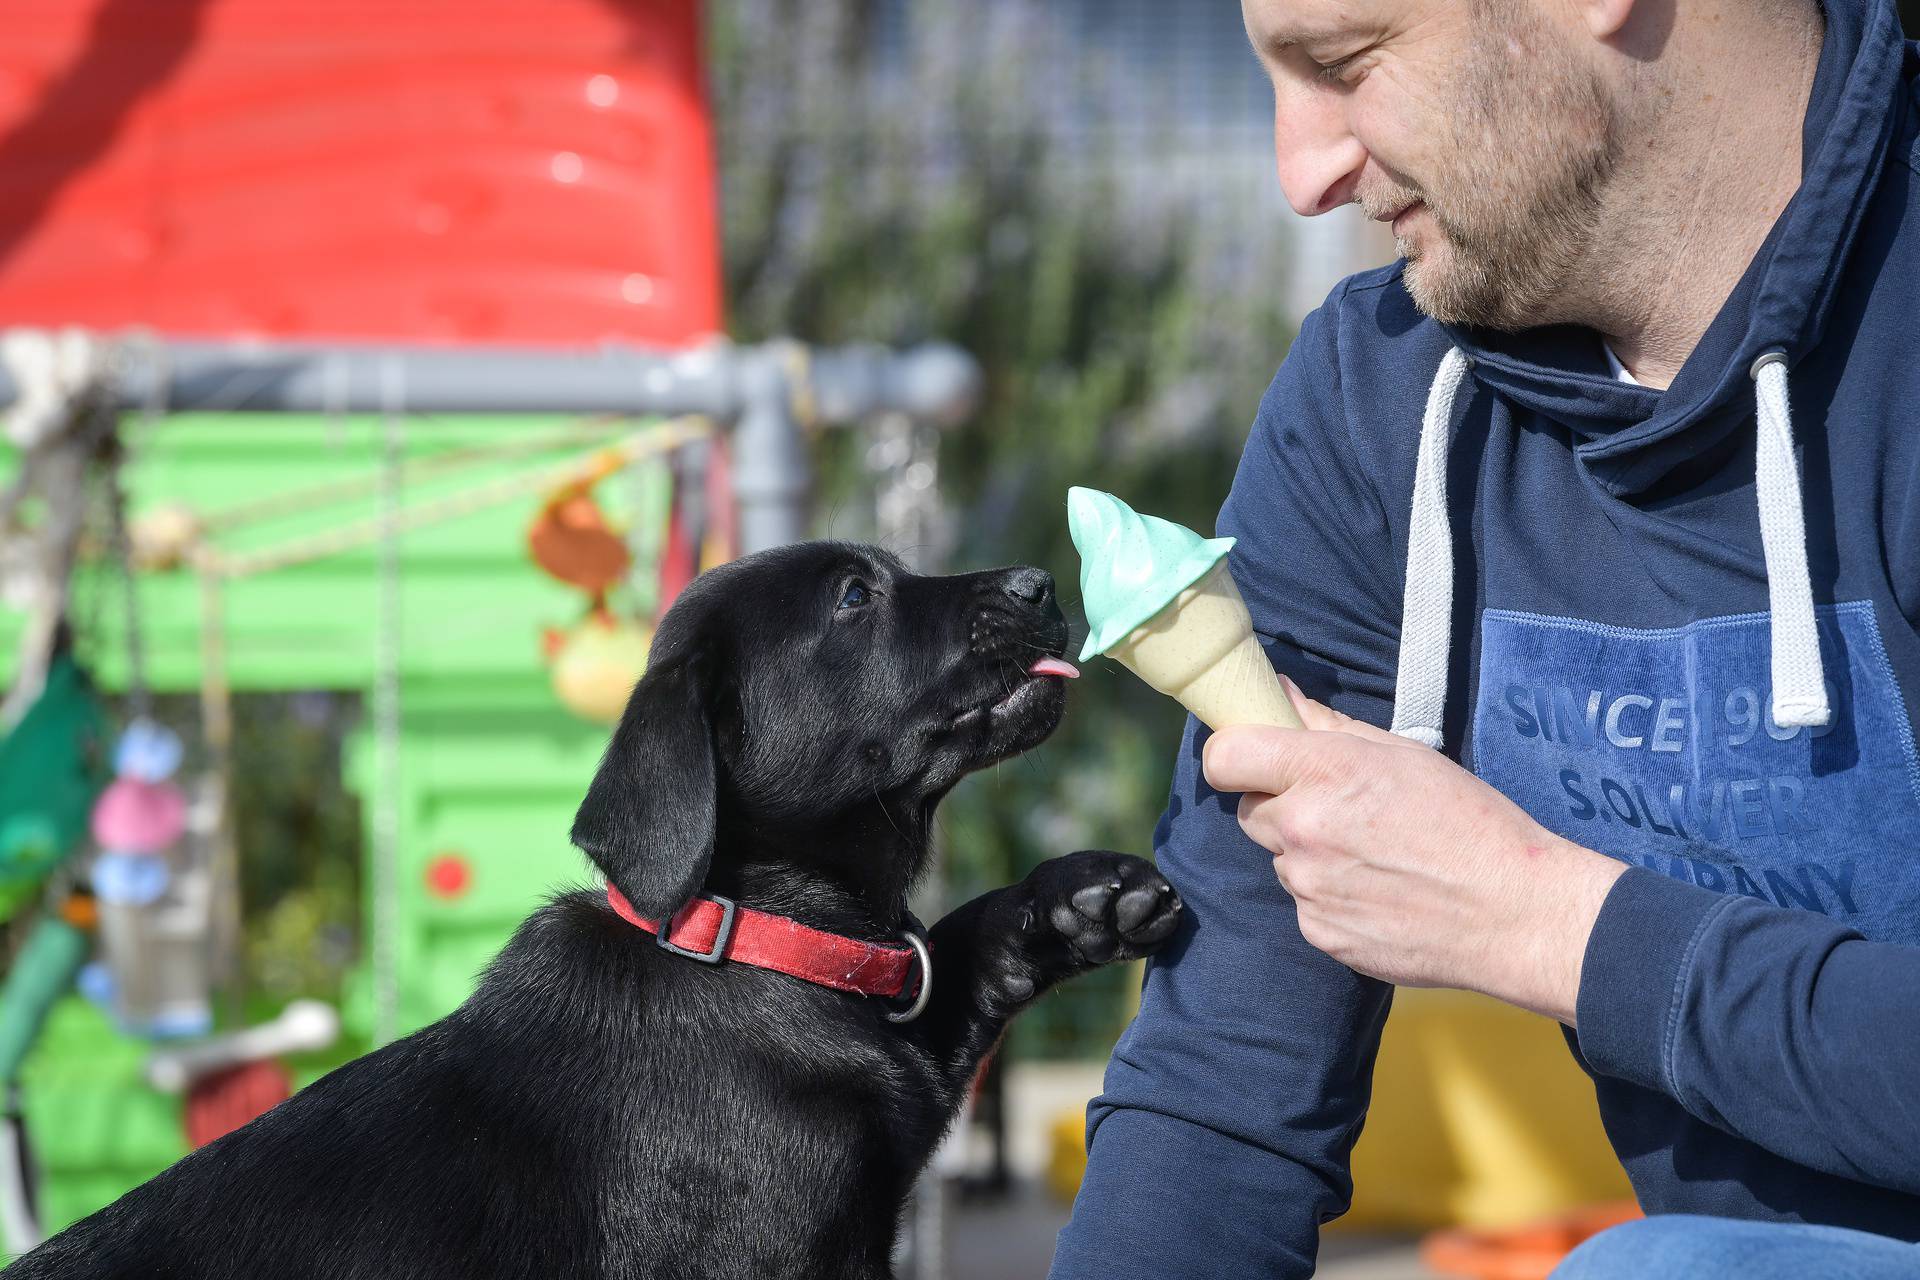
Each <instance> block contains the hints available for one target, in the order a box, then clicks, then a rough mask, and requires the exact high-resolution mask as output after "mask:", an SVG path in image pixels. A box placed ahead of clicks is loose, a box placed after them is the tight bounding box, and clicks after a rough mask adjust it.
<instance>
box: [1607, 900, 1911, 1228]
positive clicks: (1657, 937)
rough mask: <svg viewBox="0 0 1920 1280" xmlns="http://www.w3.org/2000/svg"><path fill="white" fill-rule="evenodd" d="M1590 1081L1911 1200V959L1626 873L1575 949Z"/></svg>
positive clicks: (1842, 933) (1778, 914)
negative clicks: (1647, 1096)
mask: <svg viewBox="0 0 1920 1280" xmlns="http://www.w3.org/2000/svg"><path fill="white" fill-rule="evenodd" d="M1576 1015H1577V1019H1578V1022H1579V1045H1580V1052H1581V1054H1582V1056H1584V1057H1585V1058H1586V1060H1587V1062H1588V1064H1589V1065H1590V1066H1592V1067H1593V1069H1594V1070H1596V1071H1599V1072H1602V1073H1604V1074H1607V1075H1612V1076H1617V1077H1619V1078H1621V1079H1623V1080H1627V1081H1630V1082H1632V1083H1635V1084H1638V1085H1640V1086H1642V1087H1644V1088H1648V1089H1655V1090H1658V1091H1659V1092H1661V1093H1664V1094H1666V1095H1667V1096H1669V1097H1671V1098H1673V1099H1675V1100H1676V1101H1678V1102H1679V1103H1680V1105H1681V1106H1683V1107H1685V1108H1686V1109H1687V1111H1688V1112H1690V1113H1691V1114H1692V1115H1694V1116H1696V1117H1697V1118H1699V1119H1700V1120H1702V1121H1705V1122H1706V1123H1708V1124H1711V1125H1714V1126H1715V1127H1717V1128H1720V1129H1723V1130H1725V1131H1726V1132H1728V1133H1731V1134H1734V1135H1736V1136H1738V1137H1742V1138H1745V1139H1746V1140H1747V1141H1749V1142H1752V1143H1755V1144H1756V1145H1758V1146H1761V1147H1764V1148H1766V1149H1767V1150H1769V1151H1771V1152H1773V1153H1774V1154H1775V1155H1779V1156H1782V1157H1784V1158H1786V1159H1788V1160H1792V1161H1795V1162H1797V1163H1799V1164H1802V1165H1806V1166H1808V1167H1810V1168H1813V1169H1817V1170H1820V1171H1821V1172H1823V1173H1830V1174H1836V1175H1839V1176H1841V1177H1846V1178H1852V1179H1855V1180H1857V1181H1861V1182H1867V1183H1871V1184H1874V1185H1877V1186H1882V1187H1889V1188H1892V1189H1894V1190H1897V1191H1904V1192H1908V1193H1910V1194H1920V1159H1916V1157H1915V1154H1914V1153H1915V1152H1916V1151H1917V1150H1920V1067H1916V1065H1915V1064H1916V1063H1920V950H1917V949H1914V948H1911V947H1900V946H1894V945H1891V944H1888V943H1881V942H1869V941H1868V940H1866V939H1865V938H1862V937H1861V936H1860V935H1859V934H1857V933H1855V932H1854V931H1852V930H1851V929H1848V928H1847V927H1846V926H1845V925H1842V924H1840V923H1838V922H1836V921H1834V920H1832V919H1830V918H1828V917H1826V916H1822V915H1816V914H1814V913H1813V912H1810V911H1789V910H1785V909H1783V908H1780V907H1776V906H1772V905H1770V904H1767V903H1763V902H1759V901H1756V900H1755V899H1752V898H1745V897H1740V896H1738V895H1721V894H1717V893H1713V892H1710V891H1708V890H1706V889H1702V888H1699V887H1697V886H1695V885H1692V884H1686V883H1682V882H1680V881H1677V880H1672V879H1669V878H1668V877H1666V876H1663V875H1660V874H1658V873H1657V872H1653V871H1648V870H1646V869H1644V868H1631V869H1629V870H1628V871H1627V873H1626V874H1625V875H1623V876H1621V877H1620V879H1619V880H1618V881H1617V882H1615V884H1614V888H1613V890H1612V892H1611V893H1610V894H1609V895H1608V897H1607V900H1606V903H1605V904H1604V905H1603V906H1602V907H1601V910H1600V916H1599V918H1598V919H1597V920H1596V921H1595V922H1594V927H1593V932H1592V934H1591V935H1590V936H1589V938H1588V941H1587V950H1586V960H1585V965H1584V968H1583V969H1582V971H1581V979H1580V995H1579V1002H1578V1005H1577V1008H1576Z"/></svg>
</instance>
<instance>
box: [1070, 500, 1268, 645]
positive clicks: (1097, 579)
mask: <svg viewBox="0 0 1920 1280" xmlns="http://www.w3.org/2000/svg"><path fill="white" fill-rule="evenodd" d="M1067 530H1068V532H1069V533H1071V534H1072V535H1073V545H1074V547H1075V548H1077V549H1078V550H1079V552H1080V602H1081V605H1082V607H1083V608H1084V609H1085V610H1086V614H1087V643H1086V645H1085V647H1083V648H1082V649H1081V650H1080V660H1081V661H1083V662H1084V661H1086V660H1087V659H1088V658H1091V657H1094V656H1096V655H1098V654H1101V653H1105V652H1106V651H1107V650H1108V649H1110V648H1112V647H1113V646H1114V645H1116V644H1118V643H1119V642H1120V641H1122V640H1125V639H1126V638H1127V637H1128V636H1129V635H1131V634H1132V633H1133V631H1134V630H1135V629H1136V628H1138V627H1140V626H1143V625H1144V624H1145V623H1146V621H1147V620H1148V619H1149V618H1151V617H1153V615H1154V614H1156V613H1159V612H1160V611H1161V610H1162V609H1164V608H1166V607H1167V605H1168V604H1170V603H1171V602H1172V601H1173V598H1174V597H1175V596H1177V595H1179V594H1180V593H1181V592H1182V591H1184V590H1186V589H1187V588H1188V587H1190V586H1192V585H1193V584H1194V583H1196V582H1198V581H1200V579H1202V578H1204V577H1206V576H1207V572H1208V571H1209V570H1211V569H1212V568H1213V566H1214V565H1216V564H1218V563H1220V560H1221V558H1222V557H1224V556H1225V555H1226V554H1227V552H1228V550H1229V549H1231V548H1232V546H1233V539H1232V538H1203V537H1201V536H1200V535H1199V534H1197V533H1195V532H1194V531H1193V530H1191V529H1189V528H1187V527H1186V526H1184V525H1177V524H1175V523H1173V522H1172V521H1171V520H1162V519H1160V518H1159V517H1157V516H1143V515H1141V514H1140V513H1139V512H1137V511H1135V510H1134V509H1133V508H1132V507H1130V506H1128V505H1127V504H1126V503H1124V502H1122V501H1121V500H1120V499H1118V498H1116V497H1114V496H1113V495H1112V494H1110V493H1102V492H1100V490H1098V489H1082V488H1079V487H1078V486H1076V487H1074V488H1072V489H1069V490H1067Z"/></svg>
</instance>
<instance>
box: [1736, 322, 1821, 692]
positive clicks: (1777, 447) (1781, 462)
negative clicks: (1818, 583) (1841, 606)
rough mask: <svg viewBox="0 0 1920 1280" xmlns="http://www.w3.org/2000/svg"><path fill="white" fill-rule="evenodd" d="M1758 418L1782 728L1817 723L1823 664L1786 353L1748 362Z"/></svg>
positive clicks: (1757, 482) (1758, 490)
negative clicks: (1796, 460)
mask: <svg viewBox="0 0 1920 1280" xmlns="http://www.w3.org/2000/svg"><path fill="white" fill-rule="evenodd" d="M1751 373H1752V377H1753V384H1754V399H1755V402H1756V404H1757V410H1758V417H1759V422H1760V429H1759V435H1758V437H1757V438H1756V440H1755V442H1754V455H1755V456H1754V486H1753V487H1754V492H1755V494H1756V497H1757V500H1758V502H1759V506H1760V546H1761V549H1762V551H1764V552H1765V554H1766V563H1767V609H1768V613H1769V617H1770V620H1771V633H1770V636H1769V640H1770V642H1771V647H1772V650H1773V722H1774V723H1775V724H1777V725H1779V726H1780V727H1781V728H1783V729H1790V728H1794V727H1796V726H1808V725H1822V724H1826V723H1827V722H1828V721H1829V720H1830V719H1832V718H1833V709H1832V708H1831V707H1829V706H1828V705H1827V679H1826V672H1825V670H1824V669H1823V668H1822V666H1821V664H1820V633H1819V631H1818V629H1817V628H1816V627H1815V625H1814V620H1813V581H1812V578H1811V577H1810V576H1809V574H1808V572H1807V528H1806V516H1805V514H1804V512H1803V511H1802V509H1801V498H1800V468H1799V466H1798V464H1797V463H1796V462H1795V461H1794V457H1793V419H1792V414H1791V411H1790V409H1789V404H1788V399H1787V357H1786V355H1785V353H1783V352H1779V351H1769V352H1767V353H1766V354H1765V355H1763V356H1761V357H1760V358H1759V359H1758V360H1755V361H1754V362H1753V369H1752V370H1751Z"/></svg>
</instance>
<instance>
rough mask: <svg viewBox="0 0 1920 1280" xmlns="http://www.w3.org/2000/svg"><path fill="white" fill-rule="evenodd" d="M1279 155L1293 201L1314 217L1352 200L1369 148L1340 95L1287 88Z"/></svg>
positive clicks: (1279, 117) (1277, 123)
mask: <svg viewBox="0 0 1920 1280" xmlns="http://www.w3.org/2000/svg"><path fill="white" fill-rule="evenodd" d="M1273 158H1274V167H1275V168H1276V169H1277V170H1278V172H1279V175H1280V189H1281V190H1282V191H1283V192H1285V193H1286V197H1287V203H1288V204H1290V205H1292V206H1293V211H1294V212H1295V213H1297V214H1299V215H1300V216H1301V217H1303V218H1312V217H1316V216H1318V215H1320V214H1323V213H1325V212H1326V211H1327V210H1329V209H1337V208H1339V207H1340V206H1341V205H1343V204H1348V203H1351V202H1352V200H1353V195H1354V188H1355V186H1356V185H1358V183H1359V181H1360V170H1361V169H1362V168H1363V167H1365V165H1366V163H1367V149H1366V148H1365V147H1363V146H1361V145H1360V140H1359V139H1358V138H1356V137H1354V136H1353V131H1352V130H1351V129H1349V128H1348V127H1347V119H1346V112H1345V110H1344V109H1343V107H1342V99H1341V97H1340V95H1339V94H1336V93H1330V92H1327V91H1325V90H1323V89H1320V88H1318V87H1304V86H1301V87H1287V88H1283V89H1281V90H1280V91H1279V92H1278V93H1276V95H1275V99H1274V112H1273Z"/></svg>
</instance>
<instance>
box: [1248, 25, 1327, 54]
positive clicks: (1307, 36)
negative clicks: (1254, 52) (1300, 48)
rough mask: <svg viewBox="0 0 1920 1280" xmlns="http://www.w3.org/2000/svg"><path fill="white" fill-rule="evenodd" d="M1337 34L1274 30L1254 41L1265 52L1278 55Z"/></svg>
mask: <svg viewBox="0 0 1920 1280" xmlns="http://www.w3.org/2000/svg"><path fill="white" fill-rule="evenodd" d="M1336 34H1337V33H1335V32H1332V31H1273V32H1267V33H1264V34H1262V35H1261V36H1260V38H1259V39H1258V40H1256V41H1254V43H1255V44H1256V45H1258V46H1259V47H1260V49H1261V50H1262V51H1263V52H1266V53H1269V54H1273V55H1275V56H1278V55H1280V54H1283V53H1285V52H1286V51H1287V50H1289V49H1291V48H1293V47H1294V46H1295V45H1301V44H1310V43H1312V42H1314V41H1316V40H1330V39H1332V38H1333V37H1334V36H1335V35H1336Z"/></svg>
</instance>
